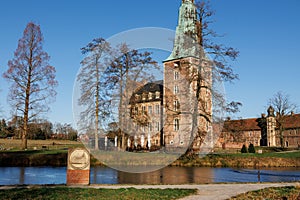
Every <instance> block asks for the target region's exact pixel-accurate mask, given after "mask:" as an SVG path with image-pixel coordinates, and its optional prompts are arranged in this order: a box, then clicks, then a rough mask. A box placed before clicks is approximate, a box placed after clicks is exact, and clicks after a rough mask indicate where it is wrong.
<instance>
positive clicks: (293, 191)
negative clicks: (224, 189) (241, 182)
mask: <svg viewBox="0 0 300 200" xmlns="http://www.w3.org/2000/svg"><path fill="white" fill-rule="evenodd" d="M252 199H256V200H268V199H269V200H273V199H278V200H279V199H289V200H299V199H300V187H281V188H267V189H263V190H257V191H253V192H248V193H246V194H241V195H238V196H236V197H233V198H231V199H230V200H252Z"/></svg>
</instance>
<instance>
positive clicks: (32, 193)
mask: <svg viewBox="0 0 300 200" xmlns="http://www.w3.org/2000/svg"><path fill="white" fill-rule="evenodd" d="M196 192H197V190H196V189H164V190H161V189H134V188H128V189H116V190H114V189H92V188H85V189H82V188H68V187H56V188H31V189H20V188H18V189H11V190H0V199H5V200H10V199H14V200H18V199H20V200H21V199H22V200H23V199H27V200H31V199H40V200H50V199H53V200H54V199H55V200H60V199H61V200H66V199H70V200H71V199H72V200H73V199H101V200H106V199H107V200H119V199H124V200H126V199H128V200H134V199H143V200H148V199H149V200H154V199H157V200H169V199H179V198H182V197H185V196H189V195H192V194H195V193H196Z"/></svg>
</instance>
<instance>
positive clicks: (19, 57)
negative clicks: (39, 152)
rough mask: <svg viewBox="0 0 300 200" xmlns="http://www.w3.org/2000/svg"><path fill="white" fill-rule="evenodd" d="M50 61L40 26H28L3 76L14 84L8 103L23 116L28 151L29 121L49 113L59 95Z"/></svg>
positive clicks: (24, 137)
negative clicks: (44, 48) (51, 103)
mask: <svg viewBox="0 0 300 200" xmlns="http://www.w3.org/2000/svg"><path fill="white" fill-rule="evenodd" d="M49 59H50V57H49V56H48V54H47V53H46V52H45V51H44V50H43V36H42V32H41V29H40V26H39V25H36V24H34V23H32V22H30V23H28V24H27V26H26V28H25V30H24V33H23V37H22V38H21V39H20V40H19V43H18V48H17V50H16V51H15V54H14V58H13V59H12V60H10V61H9V62H8V67H9V69H8V70H7V71H6V72H5V73H4V74H3V76H4V78H5V79H7V80H8V81H9V82H10V83H11V87H10V94H9V102H10V103H11V106H12V108H13V109H17V112H20V113H21V114H22V116H23V127H22V128H23V130H22V149H26V148H27V132H28V121H30V120H31V119H32V118H35V117H36V116H37V115H39V114H41V113H44V112H47V111H48V110H49V107H48V105H49V103H50V102H51V101H52V100H54V97H55V96H56V91H55V87H56V86H57V81H56V80H55V68H54V67H53V66H51V65H49V63H48V62H49Z"/></svg>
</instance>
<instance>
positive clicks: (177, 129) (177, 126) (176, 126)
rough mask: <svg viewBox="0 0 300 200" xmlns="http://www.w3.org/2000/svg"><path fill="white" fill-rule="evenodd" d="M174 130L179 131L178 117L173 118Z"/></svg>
mask: <svg viewBox="0 0 300 200" xmlns="http://www.w3.org/2000/svg"><path fill="white" fill-rule="evenodd" d="M174 131H179V119H174Z"/></svg>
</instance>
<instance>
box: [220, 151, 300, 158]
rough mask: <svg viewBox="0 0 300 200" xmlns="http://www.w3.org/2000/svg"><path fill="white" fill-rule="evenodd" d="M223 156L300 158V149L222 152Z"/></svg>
mask: <svg viewBox="0 0 300 200" xmlns="http://www.w3.org/2000/svg"><path fill="white" fill-rule="evenodd" d="M221 156H228V157H246V158H248V157H257V158H299V159H300V151H293V152H269V153H262V154H258V153H255V154H254V153H236V154H221Z"/></svg>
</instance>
